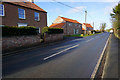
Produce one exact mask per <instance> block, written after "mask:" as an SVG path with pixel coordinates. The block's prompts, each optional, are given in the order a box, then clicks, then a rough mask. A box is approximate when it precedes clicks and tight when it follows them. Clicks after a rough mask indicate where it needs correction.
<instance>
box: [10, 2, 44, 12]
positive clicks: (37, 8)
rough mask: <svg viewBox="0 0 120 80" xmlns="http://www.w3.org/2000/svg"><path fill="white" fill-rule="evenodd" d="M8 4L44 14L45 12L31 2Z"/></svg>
mask: <svg viewBox="0 0 120 80" xmlns="http://www.w3.org/2000/svg"><path fill="white" fill-rule="evenodd" d="M9 3H12V4H15V5H19V6H23V7H27V8H31V9H35V10H39V11H43V12H46V11H45V10H43V9H42V8H40V7H39V6H37V5H36V4H34V3H31V2H9Z"/></svg>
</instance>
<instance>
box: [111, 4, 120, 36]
mask: <svg viewBox="0 0 120 80" xmlns="http://www.w3.org/2000/svg"><path fill="white" fill-rule="evenodd" d="M110 16H111V18H112V19H111V20H112V25H113V29H114V34H115V35H116V36H118V37H120V30H119V29H120V3H118V5H116V6H115V7H114V8H113V11H112V13H110Z"/></svg>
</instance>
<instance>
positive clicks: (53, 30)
mask: <svg viewBox="0 0 120 80" xmlns="http://www.w3.org/2000/svg"><path fill="white" fill-rule="evenodd" d="M42 33H48V34H61V33H63V29H62V28H51V27H44V28H43V29H42Z"/></svg>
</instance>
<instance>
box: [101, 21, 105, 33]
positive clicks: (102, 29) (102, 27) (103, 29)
mask: <svg viewBox="0 0 120 80" xmlns="http://www.w3.org/2000/svg"><path fill="white" fill-rule="evenodd" d="M105 28H106V23H102V24H101V26H100V31H102V32H104V31H105Z"/></svg>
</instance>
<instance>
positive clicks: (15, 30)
mask: <svg viewBox="0 0 120 80" xmlns="http://www.w3.org/2000/svg"><path fill="white" fill-rule="evenodd" d="M36 34H37V32H36V28H35V27H32V26H27V27H24V26H23V27H17V26H3V27H2V36H22V35H36Z"/></svg>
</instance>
